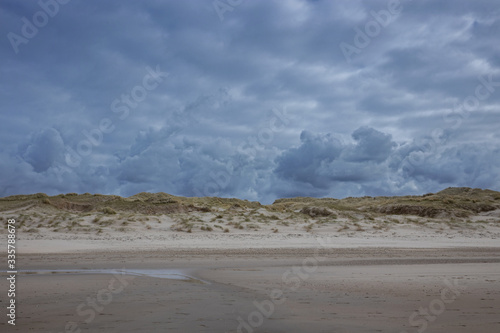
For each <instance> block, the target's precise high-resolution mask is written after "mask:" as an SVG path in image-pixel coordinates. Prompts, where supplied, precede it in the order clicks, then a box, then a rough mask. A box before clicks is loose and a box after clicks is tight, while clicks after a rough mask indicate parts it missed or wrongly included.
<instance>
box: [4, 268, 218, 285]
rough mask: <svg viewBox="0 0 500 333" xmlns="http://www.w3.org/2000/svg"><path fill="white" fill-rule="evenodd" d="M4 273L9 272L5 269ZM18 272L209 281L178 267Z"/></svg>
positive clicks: (21, 272) (25, 272) (23, 272)
mask: <svg viewBox="0 0 500 333" xmlns="http://www.w3.org/2000/svg"><path fill="white" fill-rule="evenodd" d="M2 273H7V272H6V271H3V272H2ZM17 274H127V275H134V276H145V277H153V278H160V279H169V280H182V281H188V282H198V283H208V282H206V281H203V280H201V279H197V278H195V277H192V276H190V275H187V274H186V273H184V272H183V271H181V270H178V269H39V270H21V271H18V272H17Z"/></svg>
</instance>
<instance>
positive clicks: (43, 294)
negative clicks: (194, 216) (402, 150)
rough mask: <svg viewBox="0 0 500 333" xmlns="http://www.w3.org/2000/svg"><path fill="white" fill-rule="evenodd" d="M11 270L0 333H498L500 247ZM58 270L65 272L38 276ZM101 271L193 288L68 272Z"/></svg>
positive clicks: (267, 253)
mask: <svg viewBox="0 0 500 333" xmlns="http://www.w3.org/2000/svg"><path fill="white" fill-rule="evenodd" d="M18 260H19V262H18V266H19V267H20V269H21V267H22V269H23V270H25V271H26V270H30V272H26V273H21V274H19V275H18V276H17V277H18V280H17V289H18V294H17V298H16V301H17V303H18V317H17V325H16V326H15V327H13V326H11V325H7V324H6V320H4V321H2V322H1V323H0V330H1V331H2V332H80V331H81V332H307V331H310V332H313V331H314V332H405V331H406V332H419V331H420V332H423V331H427V332H492V333H493V332H495V333H496V332H498V331H500V249H499V248H447V249H432V248H426V249H412V248H380V247H379V248H356V249H349V248H342V249H339V248H337V249H321V250H315V249H310V248H308V249H300V248H297V249H293V248H288V249H283V248H278V249H272V248H268V249H232V250H228V249H191V250H189V249H185V250H156V251H154V250H152V251H137V250H134V251H127V250H126V249H122V250H115V251H108V252H92V251H79V252H77V253H74V252H73V253H50V254H35V253H29V254H24V255H23V256H22V257H19V259H18ZM55 269H57V270H66V272H57V273H52V274H50V273H48V272H47V271H45V272H44V274H34V273H35V271H37V270H49V271H50V270H55ZM102 269H117V270H120V269H128V270H132V269H135V270H164V269H175V270H177V271H178V272H182V274H185V275H187V276H191V277H194V279H188V280H178V279H167V278H160V277H151V276H147V275H144V274H142V275H137V274H136V275H130V274H116V273H115V274H111V273H107V274H104V273H102V272H101V273H99V272H89V271H86V272H85V273H83V272H74V271H70V272H68V271H67V270H102ZM142 272H145V271H142ZM28 273H29V274H28ZM150 273H151V272H150ZM3 275H5V274H3ZM0 288H1V290H6V288H7V281H6V279H5V278H2V279H1V281H0ZM2 304H4V305H5V304H6V303H5V298H2ZM2 306H3V305H2ZM412 325H413V326H412Z"/></svg>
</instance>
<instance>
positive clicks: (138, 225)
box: [0, 188, 500, 234]
mask: <svg viewBox="0 0 500 333" xmlns="http://www.w3.org/2000/svg"><path fill="white" fill-rule="evenodd" d="M499 212H500V192H496V191H492V190H482V189H472V188H448V189H445V190H443V191H440V192H438V193H428V194H425V195H421V196H400V197H368V196H365V197H359V198H345V199H334V198H308V197H297V198H287V199H279V200H276V201H275V202H274V203H273V204H271V205H261V204H260V203H259V202H252V201H248V200H240V199H234V198H217V197H203V198H186V197H179V196H174V195H170V194H167V193H145V192H143V193H138V194H136V195H133V196H131V197H128V198H124V197H120V196H117V195H101V194H90V193H84V194H76V193H68V194H61V195H56V196H48V195H46V194H43V193H37V194H31V195H15V196H9V197H5V198H0V222H5V223H4V224H5V225H6V221H7V219H8V218H13V217H15V218H16V220H17V221H18V222H19V227H20V228H21V230H22V231H25V232H29V233H37V232H39V231H40V230H42V229H45V230H48V231H52V232H59V233H60V232H69V233H75V232H76V233H77V232H83V233H96V234H101V233H104V232H107V231H119V232H127V231H130V230H133V229H134V230H136V229H143V230H151V231H152V232H161V231H170V232H171V231H173V232H186V233H193V232H203V233H217V232H218V233H249V232H250V233H251V232H255V231H268V232H270V233H280V232H311V233H314V232H317V231H322V230H334V231H335V232H365V231H367V230H371V231H372V232H377V231H380V230H388V229H389V228H390V226H391V225H395V224H402V223H407V224H408V223H409V224H414V225H422V226H428V225H430V224H436V223H440V224H443V225H445V226H446V227H448V228H452V227H454V226H455V225H458V224H462V225H464V226H467V227H469V228H472V226H475V225H478V224H480V223H497V224H498V223H499V222H500V214H499ZM478 216H479V217H480V218H478ZM329 228H330V229H329Z"/></svg>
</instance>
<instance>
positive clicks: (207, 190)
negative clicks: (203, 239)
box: [0, 0, 500, 202]
mask: <svg viewBox="0 0 500 333" xmlns="http://www.w3.org/2000/svg"><path fill="white" fill-rule="evenodd" d="M394 3H396V2H391V1H344V2H343V1H304V0H288V1H245V2H242V3H241V4H239V5H237V6H236V5H235V3H233V5H232V7H231V10H228V11H225V12H224V13H222V18H221V17H220V15H221V14H220V13H217V10H216V9H215V8H214V5H213V4H214V2H213V1H211V0H203V1H142V2H136V1H104V2H101V1H78V0H72V1H62V0H41V1H21V2H20V1H14V0H6V1H2V2H1V3H0V20H2V22H3V23H4V24H3V27H4V29H3V36H4V37H3V38H2V41H1V42H0V57H1V58H2V64H1V65H0V77H1V78H2V80H1V81H0V98H1V100H2V104H1V106H0V140H1V142H2V146H1V150H0V158H1V163H0V171H1V172H2V178H1V180H0V185H1V186H2V187H1V188H2V190H1V192H0V195H10V194H16V193H32V192H47V193H51V194H55V193H60V192H101V193H114V194H121V195H131V194H134V193H136V192H140V191H165V192H170V193H173V194H178V195H219V196H235V197H241V198H247V199H252V200H261V201H264V202H270V201H272V200H273V199H275V198H277V197H281V196H296V195H312V196H336V197H342V196H355V195H365V194H366V195H377V194H385V195H391V194H407V193H414V194H417V193H424V192H430V191H436V190H439V189H441V188H442V187H445V186H478V187H489V188H493V189H500V180H499V178H498V177H499V176H498V175H499V172H498V171H499V170H498V167H497V166H498V165H500V163H499V162H500V160H499V154H500V153H499V151H500V150H499V146H500V141H499V136H498V130H497V127H498V123H499V121H500V108H499V106H500V92H499V90H500V58H499V54H500V52H499V51H500V46H499V43H498V36H499V34H498V32H499V27H500V10H499V9H498V6H497V4H496V1H493V0H491V1H487V0H483V1H474V2H471V1H465V0H463V1H451V0H442V1H441V0H440V1H407V0H402V1H400V2H399V4H397V3H396V5H397V15H396V14H394V15H393V14H391V15H390V18H391V19H390V21H387V22H384V15H386V14H387V13H390V10H391V8H396V7H391V6H393V4H394ZM44 13H46V14H44ZM47 13H48V14H47ZM44 15H45V16H46V18H47V20H46V22H42V21H43V20H44ZM41 20H42V21H41ZM37 22H38V23H37ZM370 26H371V28H372V29H376V30H372V31H371V32H369V36H368V35H366V36H365V37H364V38H365V42H367V43H366V45H363V47H360V48H359V49H358V52H356V53H353V54H352V56H351V57H350V59H346V57H345V54H344V53H343V51H342V48H341V45H343V44H342V43H345V44H349V45H352V46H356V40H357V41H358V42H359V41H361V40H362V39H363V37H360V35H358V34H366V33H367V31H366V28H367V27H370ZM377 27H378V28H377ZM30 29H31V30H30ZM35 30H36V31H35ZM360 31H361V32H360ZM374 31H375V33H374ZM14 34H15V35H16V36H17V37H15V38H17V39H13V38H14V37H12V36H14ZM27 34H28V35H27ZM9 36H10V37H9ZM19 38H21V39H19ZM358 46H359V45H358ZM348 60H349V61H348ZM151 71H157V72H159V73H163V74H161V75H160V76H159V77H160V78H161V80H159V79H158V80H157V81H153V80H151V79H150V78H149V77H148V75H151ZM153 83H157V84H153ZM153 86H154V87H153ZM478 86H480V87H479V88H478ZM277 110H279V111H277ZM436 133H440V134H439V135H438V134H436Z"/></svg>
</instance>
